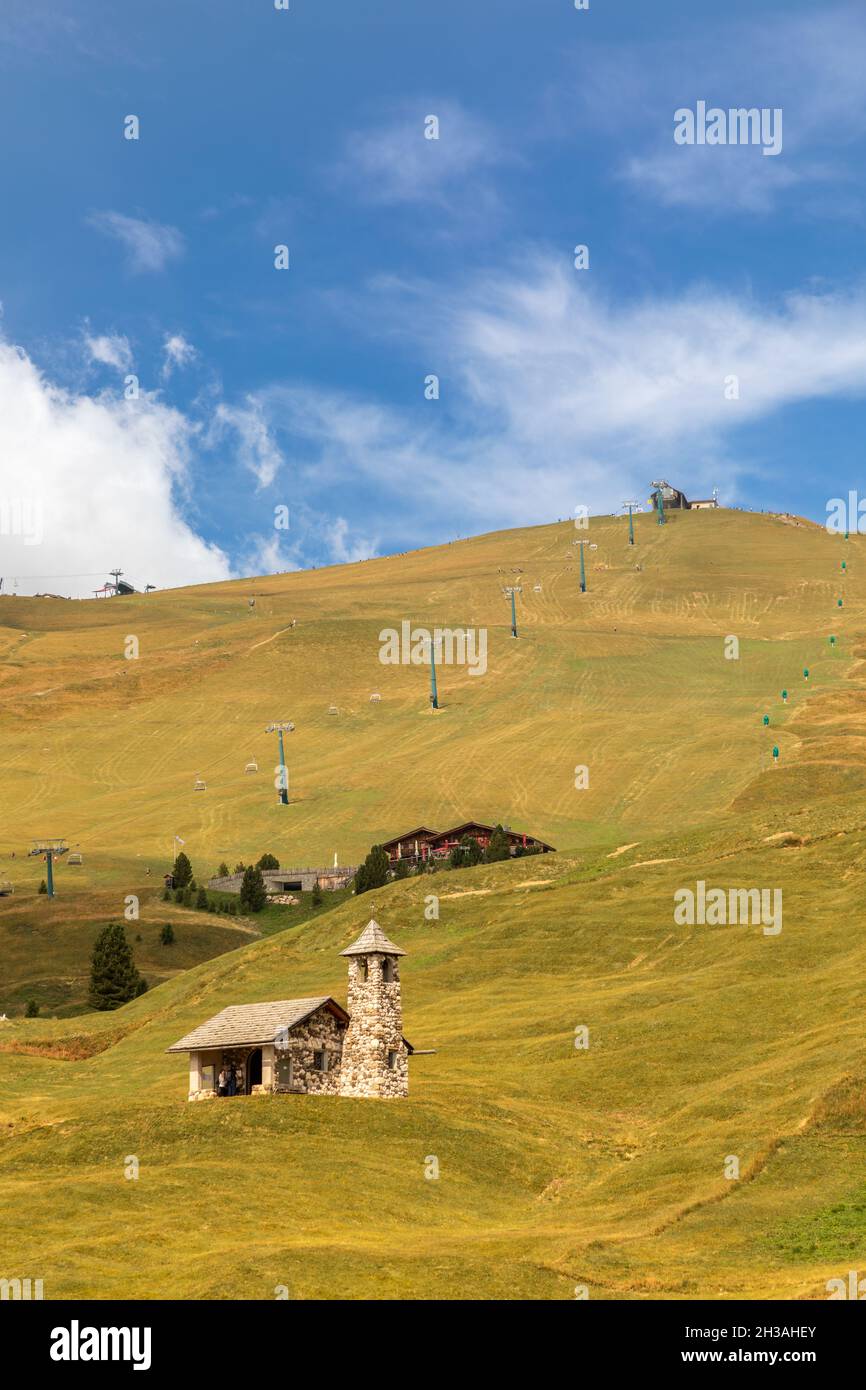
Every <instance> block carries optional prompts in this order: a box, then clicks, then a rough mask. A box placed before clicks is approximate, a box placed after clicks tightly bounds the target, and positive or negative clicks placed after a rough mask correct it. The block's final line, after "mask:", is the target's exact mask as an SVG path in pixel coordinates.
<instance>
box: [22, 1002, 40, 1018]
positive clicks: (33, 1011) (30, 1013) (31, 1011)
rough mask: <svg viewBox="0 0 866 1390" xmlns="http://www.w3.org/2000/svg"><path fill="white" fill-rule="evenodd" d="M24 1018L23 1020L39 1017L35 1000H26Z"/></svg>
mask: <svg viewBox="0 0 866 1390" xmlns="http://www.w3.org/2000/svg"><path fill="white" fill-rule="evenodd" d="M24 1017H25V1018H38V1017H39V1005H38V1004H37V1003H36V1000H35V999H28V1000H27V1004H26V1006H25V1009H24Z"/></svg>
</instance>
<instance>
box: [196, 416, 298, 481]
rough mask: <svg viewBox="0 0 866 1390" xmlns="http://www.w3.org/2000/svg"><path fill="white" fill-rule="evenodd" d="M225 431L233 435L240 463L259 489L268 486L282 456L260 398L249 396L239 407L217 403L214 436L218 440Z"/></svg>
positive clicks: (281, 460) (272, 479) (274, 475)
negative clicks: (249, 473)
mask: <svg viewBox="0 0 866 1390" xmlns="http://www.w3.org/2000/svg"><path fill="white" fill-rule="evenodd" d="M226 430H232V431H234V433H235V434H236V435H237V438H238V444H239V449H238V454H239V458H240V461H241V463H242V464H243V465H244V467H245V468H247V469H249V471H250V472H251V473H252V474H253V475H254V477H255V478H256V479H257V481H258V485H259V487H260V488H262V487H268V486H269V485H270V484H271V483H272V482H273V481H274V478H275V477H276V475H277V471H278V469H279V468H280V466H281V464H282V463H283V456H282V454H281V453H280V450H279V448H278V447H277V444H276V442H275V440H274V438H273V435H272V433H271V426H270V423H269V421H268V419H267V416H266V414H265V410H264V407H263V403H262V401H261V399H260V398H259V397H257V396H253V395H251V396H247V398H246V404H245V405H243V406H232V405H226V404H225V403H221V404H219V405H218V406H217V408H216V410H215V412H214V430H213V434H214V437H215V438H219V437H220V435H222V434H224V433H225V432H226Z"/></svg>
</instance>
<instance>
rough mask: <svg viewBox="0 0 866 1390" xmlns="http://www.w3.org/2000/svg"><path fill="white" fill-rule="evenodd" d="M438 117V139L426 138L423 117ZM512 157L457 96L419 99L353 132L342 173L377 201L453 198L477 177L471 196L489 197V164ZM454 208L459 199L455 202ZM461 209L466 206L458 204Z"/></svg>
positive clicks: (449, 200)
mask: <svg viewBox="0 0 866 1390" xmlns="http://www.w3.org/2000/svg"><path fill="white" fill-rule="evenodd" d="M427 116H436V117H437V118H438V121H439V138H438V139H437V140H432V139H427V138H426V137H425V119H426V117H427ZM510 158H513V156H512V155H511V154H509V153H507V152H506V151H505V150H504V149H503V147H502V145H501V143H500V141H499V139H498V137H497V136H496V134H495V132H494V131H493V130H492V129H491V128H490V127H489V126H488V125H487V124H486V123H485V122H483V121H481V120H478V119H477V118H476V117H474V116H472V115H470V114H469V112H467V111H465V110H464V109H463V108H462V107H461V106H460V105H458V104H457V103H456V102H453V101H435V100H433V101H431V102H430V103H429V104H428V105H426V106H424V105H422V104H421V103H420V102H419V103H415V104H414V105H413V107H412V110H411V111H404V112H402V113H401V114H400V115H399V116H398V117H397V118H396V119H394V120H391V121H389V122H387V123H386V124H383V125H380V126H376V127H374V128H372V129H368V130H365V131H362V132H359V133H358V134H356V135H354V136H353V137H352V138H351V139H350V140H349V141H348V142H347V147H346V150H345V153H344V156H343V159H342V161H341V163H340V165H339V170H338V172H339V173H340V175H341V176H342V177H343V178H345V179H346V180H348V181H350V182H352V183H354V184H356V185H357V187H358V188H359V190H360V191H361V192H362V193H363V195H364V196H365V197H366V198H369V199H370V200H371V201H373V202H377V203H435V204H437V205H439V206H440V207H443V206H448V205H450V204H452V203H454V200H455V199H456V198H458V197H460V195H461V193H462V194H463V195H464V196H465V188H466V182H467V180H468V179H469V178H470V177H471V178H472V180H473V186H472V197H473V200H474V201H476V202H477V200H479V199H481V198H485V199H489V198H491V197H492V196H493V195H492V191H491V190H490V189H489V188H486V187H485V186H484V185H483V184H482V183H481V182H479V175H480V174H481V173H482V172H483V171H484V170H486V169H489V168H492V167H493V166H494V165H497V164H500V163H502V162H503V161H505V160H506V159H510ZM455 207H456V204H455ZM460 210H461V212H465V211H466V207H465V204H463V203H462V201H461V204H460Z"/></svg>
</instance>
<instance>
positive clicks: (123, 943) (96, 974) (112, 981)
mask: <svg viewBox="0 0 866 1390" xmlns="http://www.w3.org/2000/svg"><path fill="white" fill-rule="evenodd" d="M146 989H147V983H146V981H145V980H144V979H143V977H142V976H141V975H140V974H139V972H138V970H137V969H136V965H135V961H134V960H133V958H132V947H131V946H130V944H129V942H128V941H127V939H126V932H125V931H124V929H123V926H122V925H121V924H120V923H119V922H112V923H110V924H109V925H108V926H107V927H103V929H102V931H101V932H100V933H99V935H98V937H97V938H96V942H95V944H94V947H93V956H92V958H91V962H90V1004H91V1007H92V1008H94V1009H101V1010H105V1009H118V1008H119V1007H120V1005H121V1004H127V1003H128V1002H129V1000H130V999H135V998H137V997H138V995H139V994H144V991H145V990H146Z"/></svg>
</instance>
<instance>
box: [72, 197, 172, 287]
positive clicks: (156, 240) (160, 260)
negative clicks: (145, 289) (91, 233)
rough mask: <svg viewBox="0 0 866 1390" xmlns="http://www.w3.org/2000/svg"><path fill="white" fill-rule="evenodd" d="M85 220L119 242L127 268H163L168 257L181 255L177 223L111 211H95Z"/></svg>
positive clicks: (134, 269)
mask: <svg viewBox="0 0 866 1390" xmlns="http://www.w3.org/2000/svg"><path fill="white" fill-rule="evenodd" d="M88 221H89V223H90V225H91V226H92V227H96V228H97V230H98V231H101V232H104V233H105V234H106V235H107V236H111V237H114V238H115V240H116V241H119V242H120V243H121V245H122V246H123V247H124V249H125V251H126V253H127V258H128V263H129V266H130V269H131V270H133V271H134V272H135V273H137V274H139V273H143V272H146V271H160V270H165V267H166V266H167V265H168V263H169V262H170V261H174V260H177V259H178V258H179V257H180V256H182V255H183V252H184V239H183V237H182V235H181V233H180V232H179V231H178V229H177V227H169V226H165V225H163V224H162V223H161V222H147V221H145V220H144V219H142V218H140V217H127V216H126V215H125V214H124V213H122V212H110V211H107V212H94V213H92V214H91V215H90V217H89V218H88Z"/></svg>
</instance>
